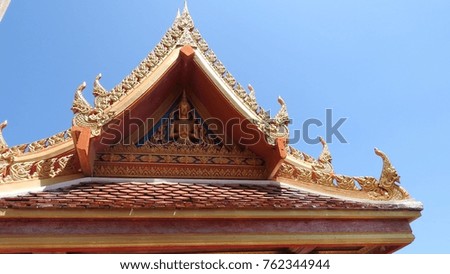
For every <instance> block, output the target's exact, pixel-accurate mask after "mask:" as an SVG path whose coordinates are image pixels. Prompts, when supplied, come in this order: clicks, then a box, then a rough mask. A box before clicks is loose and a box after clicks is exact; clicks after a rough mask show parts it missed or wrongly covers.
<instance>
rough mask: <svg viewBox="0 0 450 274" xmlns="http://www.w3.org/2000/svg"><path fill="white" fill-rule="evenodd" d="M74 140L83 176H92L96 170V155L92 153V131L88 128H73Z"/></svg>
mask: <svg viewBox="0 0 450 274" xmlns="http://www.w3.org/2000/svg"><path fill="white" fill-rule="evenodd" d="M72 138H73V142H74V145H75V152H76V153H77V156H78V159H79V161H80V167H81V170H82V172H83V174H84V175H85V176H92V174H93V170H94V168H93V167H94V157H92V154H94V153H91V150H92V146H91V130H90V129H89V128H86V127H78V126H73V127H72Z"/></svg>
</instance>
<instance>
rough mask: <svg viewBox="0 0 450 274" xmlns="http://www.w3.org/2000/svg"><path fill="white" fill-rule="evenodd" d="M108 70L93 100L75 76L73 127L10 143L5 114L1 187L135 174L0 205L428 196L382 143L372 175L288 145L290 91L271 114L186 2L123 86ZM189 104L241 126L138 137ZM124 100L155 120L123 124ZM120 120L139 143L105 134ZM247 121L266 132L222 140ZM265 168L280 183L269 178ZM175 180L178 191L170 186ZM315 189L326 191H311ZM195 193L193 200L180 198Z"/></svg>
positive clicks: (398, 201) (317, 202)
mask: <svg viewBox="0 0 450 274" xmlns="http://www.w3.org/2000/svg"><path fill="white" fill-rule="evenodd" d="M100 79H101V74H99V75H98V76H97V77H96V78H95V81H94V84H93V94H94V97H95V102H94V104H91V103H89V102H88V101H87V100H86V99H85V98H84V96H83V91H84V90H85V88H86V86H87V85H86V83H84V82H83V83H82V84H81V85H80V86H79V87H78V88H77V90H76V92H75V97H74V101H73V107H72V110H73V112H74V117H73V121H72V124H73V127H72V128H71V129H68V130H67V131H64V132H61V133H58V134H56V135H54V136H51V137H49V138H45V139H42V140H38V141H35V142H32V143H30V144H24V145H19V146H14V147H8V145H7V143H6V141H5V140H4V139H3V137H2V134H1V132H2V129H3V128H4V127H5V126H6V124H2V125H0V196H11V193H22V194H23V193H27V192H29V191H32V190H33V189H36V188H39V187H45V186H51V185H57V184H59V183H63V182H66V181H69V180H73V179H79V178H83V177H127V176H129V177H130V180H129V181H128V182H122V183H120V184H113V183H107V182H106V183H105V182H103V183H98V182H95V180H94V181H93V182H91V183H81V184H78V185H73V186H70V187H68V188H62V189H58V190H51V191H43V192H39V193H33V194H25V195H22V196H16V197H15V198H14V197H8V198H3V199H2V200H0V206H1V207H4V208H40V207H46V206H48V207H51V208H63V207H65V206H67V207H69V208H70V207H75V208H81V207H87V208H95V207H116V206H119V207H120V206H121V205H123V206H125V205H126V206H129V207H153V206H156V205H158V204H162V205H165V206H167V208H176V207H178V205H180V206H181V205H183V206H188V207H189V206H190V207H193V208H202V207H210V208H220V207H221V206H226V207H227V206H229V207H236V208H241V207H247V208H251V207H255V208H258V207H263V208H264V207H267V208H277V207H281V208H305V207H311V208H323V209H331V208H342V209H345V208H360V209H364V208H371V209H383V210H395V209H398V208H403V209H405V208H411V209H412V210H418V209H420V208H421V207H420V206H418V204H417V203H414V206H411V203H409V201H410V200H411V198H410V197H409V195H408V193H407V192H406V191H405V190H404V189H403V188H402V187H400V186H399V184H398V183H399V178H400V177H399V176H398V174H397V172H396V170H395V168H394V167H393V165H392V164H391V162H390V160H389V158H388V157H387V156H386V154H385V153H383V152H382V151H380V150H378V149H375V153H376V155H378V156H379V157H380V158H381V159H382V162H383V168H382V171H381V175H380V178H379V179H376V178H374V177H370V176H346V175H340V174H338V173H335V171H334V169H333V166H332V164H331V159H332V157H331V153H330V151H329V150H328V146H327V144H326V143H325V142H324V141H323V140H322V145H323V151H322V153H321V155H320V156H319V157H318V158H317V159H315V158H314V157H312V156H309V155H308V154H306V153H304V152H301V151H298V150H297V149H295V148H294V147H291V146H289V145H288V144H287V140H288V137H289V127H288V124H289V122H290V119H289V116H288V112H287V105H286V103H285V102H284V100H283V99H282V98H281V97H279V98H278V102H279V104H280V110H279V111H278V112H277V113H276V115H275V116H272V117H271V116H270V113H269V112H267V111H266V110H264V109H263V108H262V107H261V106H260V105H259V104H258V103H257V100H256V94H255V90H254V89H253V88H252V87H251V86H249V87H248V91H246V90H245V89H244V88H243V87H242V85H241V84H239V83H238V82H237V81H236V79H235V78H234V77H233V76H232V74H231V73H230V72H229V71H228V70H227V69H226V68H225V66H224V65H223V64H222V62H220V60H219V59H218V58H217V56H216V55H215V54H214V52H213V51H212V50H211V49H210V48H209V46H208V44H207V43H206V41H205V40H204V39H203V37H202V36H201V34H200V32H199V31H198V30H197V29H196V28H195V26H194V22H193V20H192V17H191V15H190V13H189V11H188V9H187V7H185V9H184V10H183V12H182V13H181V14H180V13H179V14H177V16H176V18H175V21H174V23H173V25H172V26H171V27H170V28H169V30H168V31H167V32H166V34H165V35H164V37H163V38H162V40H161V41H160V43H159V44H158V45H157V46H156V47H155V49H154V50H153V51H151V52H150V53H149V54H148V56H147V57H146V58H145V59H144V60H143V61H142V62H141V63H140V64H139V65H138V66H137V67H136V69H134V70H133V71H132V72H131V74H130V75H128V76H127V77H125V78H124V79H123V80H122V81H121V82H120V83H119V84H118V85H117V86H115V87H114V88H113V89H111V90H110V91H107V90H106V89H105V88H104V87H103V86H102V85H101V83H100ZM182 104H184V105H187V106H188V107H189V111H191V112H192V113H194V114H193V116H195V119H197V118H198V117H201V119H202V121H204V120H208V118H211V117H214V118H218V119H219V120H221V121H225V120H230V119H232V118H239V119H241V120H242V121H244V122H243V125H244V126H243V127H241V128H240V129H239V130H233V128H231V127H230V128H229V127H224V128H222V129H221V130H223V131H224V132H225V133H226V134H224V137H223V138H222V140H221V142H222V143H220V144H219V143H218V142H216V141H211V143H210V144H208V146H207V148H205V147H203V146H199V144H197V143H195V144H193V143H192V141H191V140H188V139H186V137H180V136H182V135H183V134H182V132H181V130H180V132H175V133H174V134H175V135H177V134H178V135H177V136H178V137H176V138H178V139H174V137H171V138H172V139H171V141H170V142H169V143H167V144H163V145H160V146H156V147H155V146H151V145H149V144H147V143H144V144H143V145H142V146H141V144H139V145H138V144H137V143H136V142H137V141H139V140H141V139H142V138H144V139H142V140H145V141H149V140H147V139H145V138H147V137H149V138H153V139H155V138H154V137H155V134H156V133H157V131H158V130H159V131H160V132H159V133H161V134H162V135H164V134H166V135H167V134H169V132H170V134H172V133H173V132H171V131H170V130H171V129H172V128H171V129H170V130H169V126H170V125H167V127H165V126H166V124H164V123H163V121H164V119H168V120H170V122H174V123H178V124H179V123H180V121H188V118H187V117H181V116H180V114H176V113H175V111H176V108H177V106H178V107H179V106H181V105H182ZM128 112H130V113H132V114H133V115H134V116H135V117H137V118H139V119H141V120H142V119H147V118H149V117H151V118H152V119H154V122H152V124H144V125H142V126H141V127H140V128H139V129H141V128H145V129H146V131H145V132H144V134H140V133H139V130H131V129H129V127H128V126H129V124H126V121H127V120H126V118H124V115H125V114H126V113H128ZM174 113H175V114H174ZM180 117H181V118H180ZM177 119H178V120H177ZM198 119H200V118H198ZM189 121H190V120H189ZM115 122H117V123H123V124H124V125H125V126H124V127H123V128H122V129H121V130H119V133H120V134H121V137H122V141H124V140H126V141H130V142H131V143H132V146H120V145H117V144H107V143H105V142H103V141H104V139H105V138H106V137H107V136H108V134H110V133H111V132H112V131H113V130H114V128H112V126H113V125H114V123H115ZM191 122H192V123H193V124H192V126H193V127H195V128H196V130H197V131H195V132H194V131H192V129H189V130H190V132H185V133H189V134H191V135H195V136H196V137H195V138H196V140H197V141H198V140H199V138H200V139H201V137H198V134H199V132H203V133H202V134H204V135H205V136H206V135H208V134H209V135H211V133H213V134H216V135H218V134H217V132H216V131H211V130H210V129H209V128H207V127H205V128H201V127H199V126H198V124H195V122H194V121H193V120H192V121H191ZM178 124H177V125H178ZM207 131H208V134H206V133H205V132H207ZM247 131H251V132H254V133H255V134H256V135H257V137H262V138H256V139H257V140H256V141H254V142H251V143H248V142H247V143H239V144H238V145H224V144H226V143H228V141H230V140H231V141H235V140H242V139H245V138H243V137H244V136H245V135H246V134H247V133H248V132H247ZM162 135H161V136H162ZM180 138H181V139H180ZM189 138H190V137H189ZM180 140H184V141H183V142H181V143H182V144H183V145H185V146H184V147H183V146H181V147H180V146H179V143H180ZM197 141H196V142H197ZM174 144H175V145H174ZM194 154H195V155H194ZM192 155H194V156H192ZM163 156H164V157H163ZM193 170H194V171H193ZM136 177H139V178H159V177H166V178H192V179H195V178H202V179H208V178H210V179H227V178H228V179H238V178H241V179H253V180H257V179H259V180H261V181H260V182H259V183H255V184H253V185H251V186H249V185H242V186H241V185H227V184H223V185H211V184H196V183H195V182H194V183H190V184H184V183H171V184H165V183H162V184H150V183H135V182H133V180H132V178H136ZM266 180H271V181H277V182H282V183H283V184H278V185H275V186H274V185H267V184H266V183H265V182H266ZM299 187H300V188H301V189H302V190H300V188H299ZM167 189H170V191H173V193H177V195H167V194H168V193H169V192H168V191H169V190H167ZM307 189H310V190H311V191H310V192H308V191H307ZM131 191H136V193H135V195H124V194H125V193H131ZM316 192H319V193H322V194H313V193H316ZM224 193H225V194H224ZM169 194H170V193H169ZM96 195H98V196H96ZM224 195H225V196H226V195H229V196H227V197H223V196H224ZM252 195H253V196H252ZM13 196H14V195H13ZM124 197H125V198H124ZM139 197H140V198H139ZM142 197H143V198H142ZM164 197H165V198H164ZM218 197H223V199H219V198H218ZM341 197H345V199H343V198H341ZM172 198H173V200H172ZM124 199H125V200H124ZM142 199H144V200H145V201H144V200H142ZM188 199H189V201H191V202H184V201H187V200H188ZM243 201H246V202H248V203H244V202H243ZM352 201H353V202H352ZM361 201H363V202H361ZM379 201H384V202H383V203H380V202H379ZM116 202H118V203H116ZM121 203H122V204H121Z"/></svg>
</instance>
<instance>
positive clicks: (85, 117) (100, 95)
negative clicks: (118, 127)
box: [72, 74, 114, 136]
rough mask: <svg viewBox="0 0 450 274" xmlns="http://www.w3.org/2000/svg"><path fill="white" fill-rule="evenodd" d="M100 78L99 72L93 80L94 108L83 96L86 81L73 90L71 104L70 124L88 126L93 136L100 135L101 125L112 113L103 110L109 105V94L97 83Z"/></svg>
mask: <svg viewBox="0 0 450 274" xmlns="http://www.w3.org/2000/svg"><path fill="white" fill-rule="evenodd" d="M100 78H101V74H99V75H98V76H97V77H96V80H95V82H94V96H96V97H95V98H96V100H95V107H94V108H93V107H92V106H91V105H90V104H89V102H88V101H87V100H86V99H85V98H84V96H83V90H84V89H85V88H86V82H83V83H82V84H81V85H80V86H79V87H78V88H77V90H76V91H75V97H74V100H73V104H72V111H73V113H74V117H73V120H72V124H73V125H74V126H80V127H89V128H90V129H91V134H92V135H93V136H98V135H100V132H101V127H102V126H103V125H104V124H106V123H107V122H109V121H110V120H111V119H112V115H113V114H114V113H112V112H108V111H105V108H107V106H109V94H108V93H107V92H106V90H105V89H104V88H103V87H102V86H101V84H100V83H99V80H100ZM105 102H108V103H105Z"/></svg>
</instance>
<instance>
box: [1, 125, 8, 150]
mask: <svg viewBox="0 0 450 274" xmlns="http://www.w3.org/2000/svg"><path fill="white" fill-rule="evenodd" d="M7 125H8V121H4V122H3V123H1V124H0V152H2V151H4V150H5V149H7V148H8V144H6V141H5V138H4V137H3V129H4V128H5V127H6V126H7Z"/></svg>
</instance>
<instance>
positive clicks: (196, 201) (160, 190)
mask: <svg viewBox="0 0 450 274" xmlns="http://www.w3.org/2000/svg"><path fill="white" fill-rule="evenodd" d="M94 181H95V180H94ZM0 208H12V209H32V208H42V209H139V208H142V209H144V208H147V209H151V208H153V209H241V210H250V209H317V210H319V209H363V210H376V209H382V210H405V209H406V210H408V209H409V210H420V209H421V208H420V206H418V204H416V205H415V207H414V206H411V205H409V206H408V205H406V204H402V203H399V204H394V203H368V202H366V201H362V200H360V201H351V200H346V199H344V198H337V197H331V196H328V195H324V194H318V193H312V192H309V191H305V190H302V189H299V188H296V187H292V186H289V185H286V184H280V183H278V182H264V183H260V182H248V181H243V182H236V181H235V182H234V183H230V182H226V181H225V182H222V183H217V182H211V183H208V182H205V181H203V182H196V181H191V182H176V180H172V181H169V182H85V183H79V184H75V185H72V186H68V187H61V188H57V189H52V190H46V191H42V192H36V193H29V194H25V195H19V196H15V197H7V198H2V199H0Z"/></svg>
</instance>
